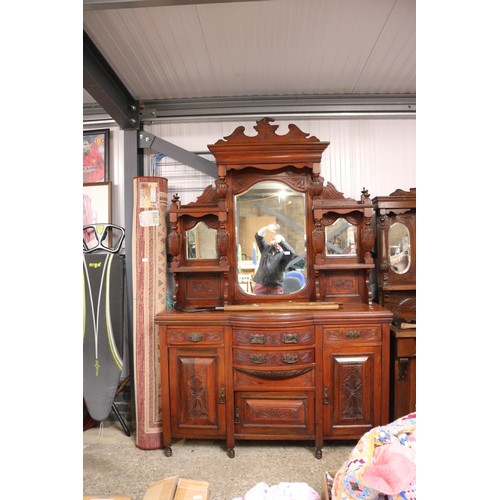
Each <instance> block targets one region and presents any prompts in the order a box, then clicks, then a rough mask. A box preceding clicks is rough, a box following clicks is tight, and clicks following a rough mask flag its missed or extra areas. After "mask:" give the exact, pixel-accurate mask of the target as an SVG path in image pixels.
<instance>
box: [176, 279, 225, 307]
mask: <svg viewBox="0 0 500 500" xmlns="http://www.w3.org/2000/svg"><path fill="white" fill-rule="evenodd" d="M183 278H184V279H185V281H186V300H188V301H192V300H195V299H220V298H221V297H220V295H221V294H220V277H219V276H216V275H208V276H204V275H197V276H185V277H183Z"/></svg>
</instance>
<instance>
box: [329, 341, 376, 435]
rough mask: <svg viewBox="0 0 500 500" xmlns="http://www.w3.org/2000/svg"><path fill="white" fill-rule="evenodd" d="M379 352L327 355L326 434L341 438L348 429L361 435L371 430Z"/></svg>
mask: <svg viewBox="0 0 500 500" xmlns="http://www.w3.org/2000/svg"><path fill="white" fill-rule="evenodd" d="M376 358H377V359H378V350H377V349H376V348H375V349H374V352H366V353H359V354H355V353H350V352H347V353H345V354H329V355H328V358H327V359H328V361H327V366H326V367H325V368H326V369H325V390H326V392H325V397H324V405H325V406H324V407H325V410H326V411H325V434H326V435H330V436H331V437H334V436H337V437H342V434H343V433H344V432H349V431H348V430H347V429H348V427H351V430H350V432H352V430H353V429H354V428H355V427H357V430H358V432H360V433H363V432H366V431H367V430H369V429H370V428H371V427H373V422H374V414H373V409H374V399H375V398H376V394H378V393H377V392H376V390H375V384H376V383H377V382H376V381H377V378H376V377H377V375H376V373H375V371H374V367H375V362H376Z"/></svg>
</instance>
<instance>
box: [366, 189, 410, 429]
mask: <svg viewBox="0 0 500 500" xmlns="http://www.w3.org/2000/svg"><path fill="white" fill-rule="evenodd" d="M373 204H374V207H375V213H376V218H375V220H376V224H375V225H376V259H375V260H376V275H377V301H378V302H379V303H380V304H381V305H383V306H384V307H385V308H387V309H390V310H391V311H392V312H393V314H394V323H395V324H393V325H391V328H390V330H391V370H390V373H391V385H390V418H391V420H395V419H396V418H399V417H402V416H403V415H407V414H408V413H411V412H414V411H415V410H416V405H417V394H416V388H417V384H416V377H417V328H416V316H417V296H416V291H417V281H416V276H417V190H416V188H411V189H410V190H408V191H405V190H402V189H397V190H396V191H394V192H393V193H391V194H390V195H389V196H377V197H376V198H374V200H373ZM413 322H414V323H413ZM403 327H404V328H403Z"/></svg>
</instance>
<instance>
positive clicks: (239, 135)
mask: <svg viewBox="0 0 500 500" xmlns="http://www.w3.org/2000/svg"><path fill="white" fill-rule="evenodd" d="M271 122H274V119H273V118H267V117H266V118H262V119H261V120H259V121H257V125H256V126H254V129H255V130H256V131H257V135H254V136H248V135H246V134H245V127H243V126H241V127H237V128H236V129H235V130H234V132H233V133H232V134H231V135H228V136H226V137H224V139H219V140H218V141H217V142H216V143H215V144H226V143H242V142H244V143H250V144H254V143H257V142H261V141H272V142H300V141H304V142H320V141H319V139H318V138H317V137H314V136H310V137H309V135H310V134H308V133H305V132H302V130H300V129H299V127H297V125H295V124H293V123H291V124H289V125H288V133H286V134H284V135H278V134H277V133H276V130H277V129H278V127H279V125H271V124H270V123H271Z"/></svg>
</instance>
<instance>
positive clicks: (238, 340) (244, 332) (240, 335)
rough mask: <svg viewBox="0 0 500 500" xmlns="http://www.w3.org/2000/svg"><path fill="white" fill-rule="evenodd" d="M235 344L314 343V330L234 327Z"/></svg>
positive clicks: (290, 344) (283, 344) (284, 344)
mask: <svg viewBox="0 0 500 500" xmlns="http://www.w3.org/2000/svg"><path fill="white" fill-rule="evenodd" d="M233 339H234V344H235V345H245V346H246V345H249V346H252V345H253V346H293V345H308V344H313V343H314V332H313V330H312V329H310V328H306V329H300V328H290V329H286V330H285V329H284V330H280V329H274V330H260V329H242V328H235V329H234V333H233Z"/></svg>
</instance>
